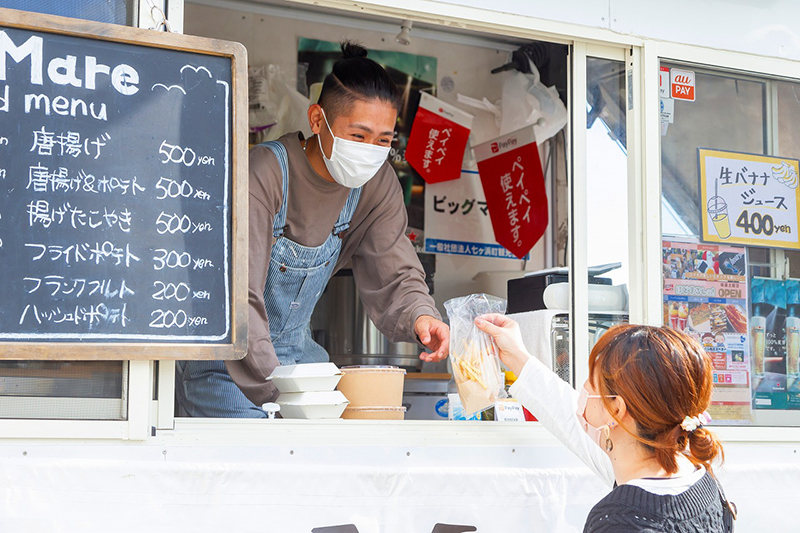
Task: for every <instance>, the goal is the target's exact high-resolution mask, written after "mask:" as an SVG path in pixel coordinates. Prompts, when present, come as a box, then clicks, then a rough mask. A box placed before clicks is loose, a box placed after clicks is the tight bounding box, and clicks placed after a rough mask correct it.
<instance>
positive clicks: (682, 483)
mask: <svg viewBox="0 0 800 533" xmlns="http://www.w3.org/2000/svg"><path fill="white" fill-rule="evenodd" d="M476 325H477V326H478V327H479V328H480V329H482V330H483V331H485V332H486V333H488V334H490V335H491V336H492V337H493V338H494V340H495V342H496V343H497V346H498V348H499V352H500V359H501V360H502V361H503V363H504V364H505V365H506V366H507V367H508V368H509V370H511V371H512V372H514V374H516V375H517V376H519V378H518V379H517V381H516V383H515V384H514V385H513V386H512V388H511V394H512V396H514V397H515V398H517V399H519V400H520V401H521V402H522V404H523V405H524V406H525V407H527V408H528V410H530V411H531V412H532V413H533V414H534V416H536V417H537V418H538V419H539V421H540V422H541V423H542V424H543V425H544V426H545V427H546V428H547V429H548V430H550V432H552V433H553V434H554V435H555V436H556V437H557V438H558V439H559V440H560V441H561V442H562V443H564V444H565V445H566V446H567V447H568V448H569V449H571V450H572V451H573V452H574V453H575V454H576V455H577V456H578V457H580V458H581V459H582V460H583V461H584V462H585V463H586V464H587V465H588V466H589V467H590V468H591V469H592V470H594V472H595V473H597V474H598V475H599V476H600V477H601V478H603V479H604V480H605V481H606V482H607V483H608V484H609V485H613V487H614V488H613V490H612V491H611V493H610V494H608V496H606V497H605V498H603V499H602V500H601V501H600V502H599V503H597V504H596V505H595V506H594V508H593V509H592V510H591V512H590V513H589V516H588V518H587V520H586V524H585V526H584V531H585V532H612V531H613V532H633V531H647V532H655V531H671V532H690V531H691V532H702V533H713V532H722V531H726V530H727V529H726V528H725V526H724V519H725V518H727V516H725V517H723V509H727V505H726V502H724V496H722V495H721V493H720V490H721V489H720V487H719V486H718V484H717V482H716V480H715V478H714V477H713V475H712V468H711V463H712V462H714V460H715V459H718V458H719V459H720V460H721V459H722V456H723V453H722V445H721V444H720V442H719V441H718V440H717V438H716V436H715V435H714V434H713V433H711V432H710V431H709V430H708V429H707V428H705V427H704V425H705V424H706V423H707V422H708V421H709V418H708V417H707V415H706V414H705V410H706V408H708V406H709V403H710V401H711V391H712V388H713V378H712V364H711V360H710V358H709V357H708V355H707V354H706V353H705V352H704V351H703V348H702V347H701V346H700V345H699V344H698V343H697V342H696V341H694V340H692V339H691V338H690V337H689V336H688V335H686V334H684V333H682V332H680V331H676V330H673V329H670V328H665V327H664V328H656V327H648V326H633V325H622V326H616V327H613V328H611V329H610V330H609V331H608V332H607V333H606V334H605V335H604V336H603V337H602V338H601V339H600V340H599V341H598V343H597V344H596V345H595V347H594V349H593V350H592V353H591V356H590V358H589V379H588V380H587V381H586V383H585V384H584V385H583V387H582V389H581V391H580V393H578V392H576V391H575V390H573V389H572V388H571V387H570V386H569V385H568V384H567V383H565V382H564V381H562V380H561V379H560V378H559V377H558V376H556V375H555V374H554V373H553V372H551V371H550V370H549V369H548V368H546V367H545V366H544V365H543V364H542V363H541V362H540V361H539V360H538V359H536V358H535V357H532V356H531V355H530V354H529V353H528V351H527V350H526V349H525V346H524V344H523V342H522V337H521V335H520V331H519V326H518V325H517V323H516V322H514V321H513V320H511V319H510V318H508V317H506V316H503V315H485V316H483V317H481V318H478V319H477V320H476ZM576 409H577V416H576ZM726 514H727V512H726Z"/></svg>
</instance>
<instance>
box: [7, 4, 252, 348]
mask: <svg viewBox="0 0 800 533" xmlns="http://www.w3.org/2000/svg"><path fill="white" fill-rule="evenodd" d="M8 20H12V22H16V24H13V23H12V24H9V23H8V22H7V21H8ZM31 20H33V21H35V22H36V23H37V24H36V25H35V26H31V24H30V21H31ZM48 23H50V24H49V25H48ZM65 29H69V30H70V31H64V30H65ZM101 36H102V37H101ZM223 44H228V45H231V46H228V47H227V49H228V50H229V52H228V53H225V48H226V47H225V46H220V42H219V41H211V40H206V39H199V38H191V37H186V36H180V35H168V34H159V33H157V32H152V31H145V30H137V29H133V28H121V27H115V26H108V25H103V24H96V23H89V22H85V21H80V22H79V21H71V20H70V19H61V18H57V17H46V16H41V15H31V14H23V13H20V12H15V11H7V10H0V294H2V299H3V304H2V305H0V352H2V351H3V346H4V343H7V342H10V343H15V342H17V343H19V342H23V343H31V342H35V343H42V342H44V343H52V342H57V343H66V345H67V350H68V351H70V352H73V353H72V355H73V356H74V355H76V351H77V353H78V354H79V349H78V348H79V347H80V346H81V345H85V344H92V343H115V347H116V345H117V343H130V344H134V345H136V344H148V343H150V344H152V343H158V344H161V345H165V348H164V351H165V352H170V353H169V354H167V357H177V356H179V355H182V356H186V353H187V352H186V351H185V349H184V350H183V351H180V350H179V351H178V352H175V345H176V344H177V345H179V344H187V343H189V344H200V345H203V344H212V345H220V346H226V345H232V344H233V343H234V336H235V333H234V331H235V329H236V328H235V324H234V322H235V321H237V320H238V318H237V317H235V316H234V309H233V307H234V305H233V304H234V300H235V299H234V292H235V291H236V290H240V289H239V288H238V287H242V286H243V285H242V280H241V279H240V278H241V277H242V276H241V274H242V270H241V269H242V268H246V264H244V263H245V262H244V261H241V260H240V259H236V254H235V253H234V248H239V249H238V250H237V252H238V253H239V257H243V253H244V252H243V250H242V247H243V243H244V242H245V241H246V239H243V235H245V234H244V233H243V230H244V228H242V227H241V226H243V225H244V224H243V222H242V221H241V220H239V221H237V216H236V213H235V211H238V212H241V211H242V210H243V209H244V211H246V202H239V205H237V202H235V201H234V200H235V199H236V198H237V195H238V197H239V198H241V197H242V189H243V188H244V187H241V186H240V185H237V184H236V183H237V181H238V182H239V183H242V181H241V179H242V178H241V175H242V170H244V172H246V169H242V168H238V167H242V166H243V165H242V164H241V163H239V164H238V165H237V168H234V166H235V165H234V163H235V161H234V160H238V159H239V155H240V153H239V152H240V151H241V150H240V149H237V146H236V144H242V143H245V142H246V138H245V136H244V135H242V134H241V132H236V131H235V130H236V128H235V126H234V124H235V122H234V119H235V117H234V110H235V106H234V101H235V99H236V95H235V94H234V85H235V84H238V85H242V84H243V82H246V80H243V79H242V78H239V79H238V80H237V79H236V76H237V74H236V68H234V63H235V62H236V61H238V62H240V63H241V65H236V67H238V68H239V69H240V70H241V69H242V68H243V65H244V63H245V59H244V52H243V48H241V46H240V45H238V46H234V45H233V43H223ZM203 47H206V48H207V49H206V50H204V49H203ZM220 49H222V50H223V51H222V52H220ZM237 54H238V55H240V57H236V56H237ZM237 89H239V91H241V89H240V87H237ZM240 100H241V99H240ZM234 137H236V138H234ZM244 179H246V177H245V178H244ZM244 216H246V212H245V214H244ZM244 216H240V217H238V218H239V219H243V218H244ZM234 263H238V264H234ZM234 272H237V274H236V276H235V275H234ZM235 277H236V278H237V279H236V287H235V286H234V278H235ZM244 277H246V276H244ZM240 292H242V293H244V292H246V289H245V290H244V291H241V290H240ZM245 297H246V295H245ZM241 307H243V306H240V310H241ZM245 322H246V321H245ZM244 331H246V323H245V330H244ZM242 332H243V330H241V328H240V329H239V330H238V331H237V332H236V334H239V336H241V334H242ZM245 336H246V335H245ZM237 340H238V341H239V344H241V342H242V339H237ZM78 343H80V344H78ZM73 344H77V345H78V346H73V349H72V350H70V348H69V346H70V345H73ZM130 350H135V348H133V347H130ZM195 352H196V353H202V354H205V355H201V356H200V357H211V354H212V353H213V352H209V351H208V350H205V351H202V350H201V351H199V352H197V351H196V350H195ZM190 355H191V354H190ZM242 355H243V352H242V353H238V354H235V356H237V357H240V356H242ZM216 356H219V357H220V358H228V357H233V356H234V355H233V354H232V352H231V353H228V354H227V355H224V354H223V355H220V353H219V352H216ZM159 357H160V356H159Z"/></svg>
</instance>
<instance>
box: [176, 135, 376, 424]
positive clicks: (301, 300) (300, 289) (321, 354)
mask: <svg viewBox="0 0 800 533" xmlns="http://www.w3.org/2000/svg"><path fill="white" fill-rule="evenodd" d="M262 146H266V147H267V148H269V149H270V150H272V151H273V153H274V154H275V157H276V158H277V159H278V163H279V164H280V167H281V175H282V179H283V182H282V190H283V200H282V201H281V207H280V210H279V211H278V214H277V215H275V220H274V222H273V225H272V237H273V244H272V253H271V255H270V259H269V269H268V271H267V279H266V284H265V288H264V304H265V306H266V309H267V318H269V330H270V337H271V339H272V344H273V346H274V347H275V353H276V354H277V356H278V361H279V362H280V364H281V365H294V364H303V363H317V362H323V361H327V360H328V354H327V353H326V352H325V350H324V349H323V348H322V346H320V345H319V344H317V343H316V342H314V340H313V339H312V337H311V326H310V321H311V313H312V312H313V311H314V307H315V306H316V305H317V302H318V301H319V298H320V296H321V295H322V291H323V290H325V286H326V285H327V284H328V280H329V279H330V277H331V274H332V273H333V269H334V268H335V267H336V261H337V260H338V259H339V252H340V251H341V249H342V234H343V233H344V232H345V231H347V230H348V229H349V228H350V221H351V220H352V218H353V213H354V212H355V210H356V206H357V205H358V200H359V198H360V196H361V189H360V188H358V189H352V190H351V191H350V194H349V195H348V197H347V202H346V203H345V205H344V208H343V209H342V212H341V213H339V218H338V220H337V221H336V224H335V225H334V227H333V230H332V231H331V233H330V235H328V238H327V239H326V240H325V242H324V243H322V244H321V245H320V246H316V247H308V246H303V245H301V244H298V243H296V242H294V241H292V240H290V239H288V238H287V237H284V231H285V230H286V205H287V200H288V195H289V161H288V157H287V154H286V148H284V146H283V145H282V144H281V143H279V142H278V141H270V142H266V143H263V144H262ZM258 230H259V228H250V231H258ZM176 373H177V376H176V377H177V381H178V383H177V386H176V389H177V395H178V403H179V405H180V406H181V407H182V408H183V409H184V410H185V412H186V414H188V415H190V416H207V417H234V418H261V417H264V416H266V415H265V413H264V412H263V411H262V410H261V409H260V406H255V405H254V404H253V403H252V402H251V401H250V400H248V399H247V397H246V396H245V395H244V394H243V393H242V392H241V391H240V390H239V388H238V387H237V386H236V384H235V383H234V382H233V380H232V379H231V377H230V375H228V372H227V371H226V370H225V363H224V362H223V361H179V362H178V365H177V370H176Z"/></svg>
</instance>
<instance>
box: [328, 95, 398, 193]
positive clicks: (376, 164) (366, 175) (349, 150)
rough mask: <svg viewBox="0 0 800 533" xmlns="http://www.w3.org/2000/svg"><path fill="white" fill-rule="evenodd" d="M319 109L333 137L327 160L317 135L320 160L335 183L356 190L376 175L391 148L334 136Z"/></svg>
mask: <svg viewBox="0 0 800 533" xmlns="http://www.w3.org/2000/svg"><path fill="white" fill-rule="evenodd" d="M320 109H321V110H322V118H324V119H325V125H326V126H328V131H329V132H331V137H333V149H332V150H331V158H330V159H328V157H327V156H326V155H325V150H323V149H322V141H321V140H320V136H319V135H317V142H318V143H319V150H320V152H322V160H323V161H324V162H325V166H326V167H327V168H328V172H330V173H331V176H332V177H333V179H334V180H336V183H338V184H339V185H344V186H345V187H349V188H351V189H357V188H358V187H361V186H362V185H364V184H365V183H366V182H368V181H369V180H371V179H372V178H373V177H374V176H375V174H377V173H378V170H379V169H380V168H381V167H382V166H383V164H384V163H385V162H386V156H388V155H389V150H390V149H391V147H389V146H376V145H374V144H370V143H361V142H358V141H348V140H347V139H342V138H341V137H337V136H335V135H334V134H333V130H331V125H330V124H328V118H327V117H326V116H325V110H324V109H322V108H320Z"/></svg>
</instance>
